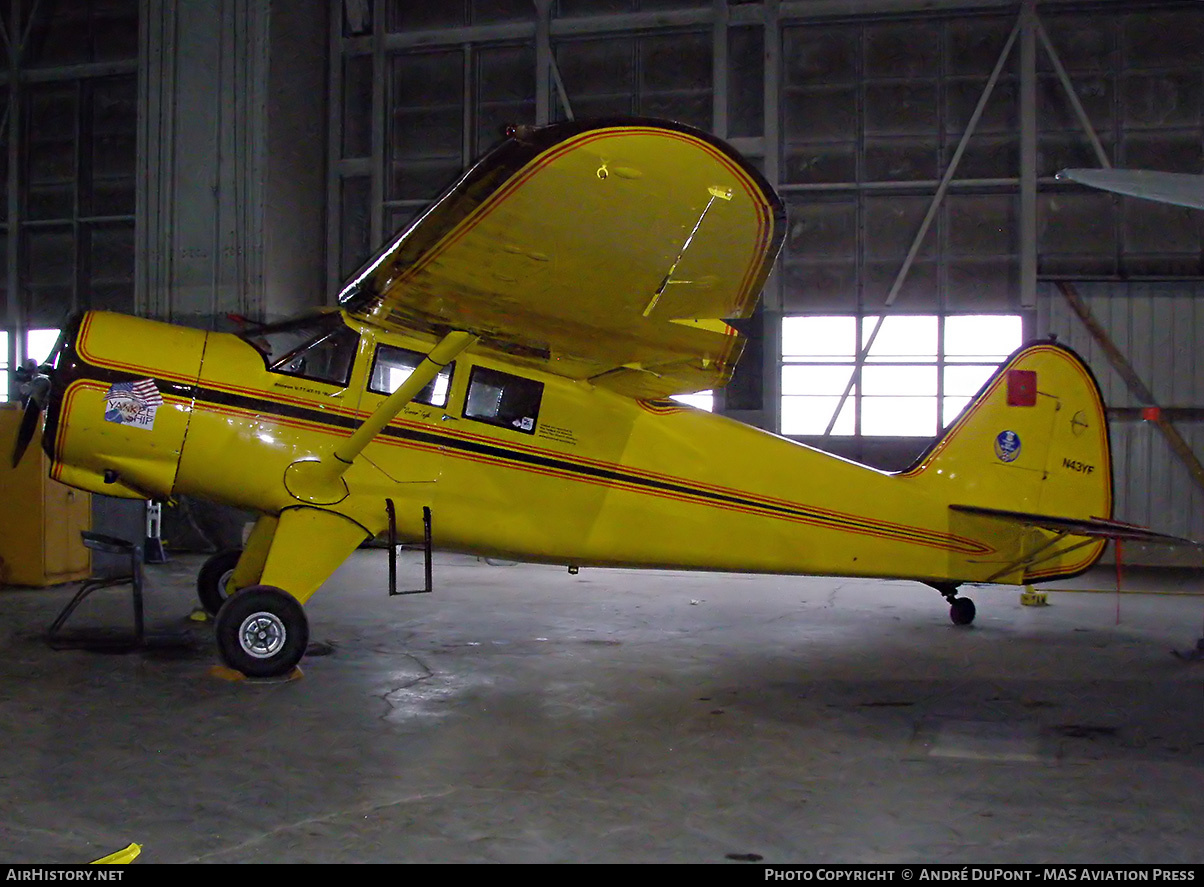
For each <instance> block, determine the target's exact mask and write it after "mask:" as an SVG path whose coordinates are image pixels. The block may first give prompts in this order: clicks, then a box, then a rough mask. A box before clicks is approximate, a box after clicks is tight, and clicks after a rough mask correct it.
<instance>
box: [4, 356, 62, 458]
mask: <svg viewBox="0 0 1204 887" xmlns="http://www.w3.org/2000/svg"><path fill="white" fill-rule="evenodd" d="M62 347H63V336H62V334H61V333H60V334H59V338H58V341H57V342H55V343H54V348H53V349H51V352H50V356H49V357H47V358H46V362H45V363H43V364H41V365H40V366H39V365H38V362H37V361H36V360H27V361H25V363H24V364H22V365H21V366H19V367H18V368H17V370H16V372H15V373H14V374H13V375H14V376H15V377H16V379H17V383H18V385H19V386H20V391H21V402H22V404H24V406H25V413H24V414H23V415H22V416H21V426H20V428H18V429H17V440H16V442H15V443H14V444H13V468H16V467H17V465H19V464H20V462H21V457H22V456H24V455H25V450H26V449H27V448H28V447H29V442H30V441H31V440H33V434H34V432H35V431H37V428H38V422H39V421H41V418H42V411H43V410H44V409H46V404H47V403H49V402H50V391H51V388H52V387H53V385H52V374H53V373H54V365H55V363H56V362H57V361H58V355H59V349H61V348H62Z"/></svg>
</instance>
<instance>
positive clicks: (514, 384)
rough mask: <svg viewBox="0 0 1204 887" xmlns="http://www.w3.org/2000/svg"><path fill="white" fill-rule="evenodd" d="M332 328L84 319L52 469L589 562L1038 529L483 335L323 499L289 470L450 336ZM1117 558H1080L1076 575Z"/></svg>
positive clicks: (712, 566) (349, 325)
mask: <svg viewBox="0 0 1204 887" xmlns="http://www.w3.org/2000/svg"><path fill="white" fill-rule="evenodd" d="M322 323H324V324H326V325H327V326H330V328H331V329H333V330H334V335H335V337H336V338H337V340H338V341H339V342H342V343H344V345H343V346H342V347H343V348H344V350H347V349H350V350H349V351H348V353H347V356H346V357H345V360H346V364H347V365H346V366H343V364H342V363H340V360H342V359H343V358H339V357H338V355H337V354H335V351H336V350H337V348H336V345H335V344H330V343H332V342H334V341H335V339H331V338H328V339H326V340H324V341H326V342H327V345H326V346H324V347H325V348H326V349H327V351H329V352H330V353H329V354H326V353H323V354H321V355H319V354H317V352H313V365H310V366H307V365H306V360H305V359H303V358H304V355H303V354H302V355H301V356H300V357H290V355H287V354H286V355H284V357H283V358H281V360H282V361H284V363H280V364H278V365H277V366H276V368H275V369H273V368H272V366H271V363H272V361H273V360H274V359H275V356H276V354H275V352H273V353H272V354H270V355H269V354H265V351H264V350H263V347H257V346H256V345H253V344H251V341H249V340H254V336H253V335H250V336H247V337H245V338H244V337H240V336H236V335H232V334H228V333H216V332H205V331H200V330H191V329H184V328H180V327H174V326H169V325H166V324H161V323H156V322H154V321H148V320H141V319H137V318H132V317H125V316H121V315H115V314H107V313H101V312H93V313H89V314H87V315H85V316H83V318H82V319H81V320H80V322H79V324H78V326H77V327H75V328H73V330H72V331H71V334H72V337H73V338H72V340H71V341H70V342H69V344H68V347H67V349H66V350H65V352H64V354H63V356H62V357H61V358H60V363H59V369H58V371H57V377H56V390H55V394H54V397H53V400H52V404H51V407H50V411H49V413H48V426H47V429H48V430H47V434H46V437H45V446H46V448H47V451H48V452H49V453H50V454H51V456H52V458H53V469H52V471H53V475H54V476H55V477H56V478H57V479H59V480H61V481H63V482H65V483H69V484H73V485H76V486H80V487H83V488H85V489H91V490H94V491H96V492H101V493H109V494H115V495H125V496H132V497H140V498H150V497H167V496H175V495H181V494H183V495H196V496H202V497H205V498H208V499H211V500H214V501H217V502H221V503H226V504H229V505H233V506H237V507H240V508H245V509H250V510H253V511H256V512H259V513H262V514H279V513H280V512H281V511H282V510H284V509H287V508H291V507H298V506H305V507H318V508H323V509H328V510H333V511H336V512H338V513H339V514H342V515H344V516H346V517H347V518H350V519H351V520H353V521H355V522H357V523H358V524H360V525H361V526H362V527H364V528H365V531H366V532H369V533H379V532H382V531H384V530H385V528H386V527H387V512H386V506H385V500H386V499H392V500H393V502H394V503H395V506H396V513H397V521H398V529H399V532H400V534H401V535H402V537H403V538H412V539H416V538H420V537H421V534H422V509H423V507H429V508H430V509H431V513H432V515H433V530H434V542H435V545H436V546H437V547H441V548H445V549H451V550H460V551H466V552H475V553H481V554H490V555H497V556H503V557H509V558H514V559H521V560H528V561H542V562H552V563H566V564H575V565H611V566H632V567H664V568H684V569H703V570H718V571H738V572H770V573H800V574H802V573H807V574H833V575H852V576H878V577H908V578H916V579H921V580H928V581H937V582H939V581H946V580H948V579H949V578H950V577H957V579H958V581H963V580H975V579H986V578H988V577H990V576H992V575H993V574H994V573H996V572H997V571H998V568H999V566H1000V565H1001V564H1004V563H1007V562H1008V561H1009V560H1012V559H1014V558H1015V557H1016V556H1017V552H1018V550H1019V546H1021V545H1022V544H1023V540H1022V539H1021V538H1020V537H1015V538H1013V537H1009V536H1001V535H1000V534H999V532H998V530H997V528H993V527H992V524H991V522H989V521H983V520H981V519H976V518H973V517H958V516H957V515H954V514H951V512H950V510H949V504H950V502H951V501H952V500H956V499H958V498H959V497H960V498H961V499H963V500H964V499H965V498H966V497H967V496H969V497H970V498H971V499H973V498H974V490H973V486H974V484H975V480H974V478H973V477H961V478H953V477H948V476H938V475H942V472H941V470H940V469H939V468H935V467H933V466H934V465H935V463H932V462H928V463H924V462H922V463H921V464H920V465H919V466H918V467H917V468H916V469H914V470H913V471H910V472H906V473H903V474H887V473H883V472H879V471H876V470H873V469H870V468H866V467H864V466H861V465H857V464H855V463H852V462H847V461H845V460H842V459H839V458H836V457H833V456H830V455H828V454H825V453H821V452H819V451H816V450H814V449H810V448H808V447H805V446H802V445H800V444H797V443H795V442H792V441H789V440H786V439H784V438H781V437H778V436H775V435H772V434H769V433H766V432H764V431H760V430H758V429H755V428H752V427H749V426H746V425H743V424H740V423H737V422H734V421H731V420H728V419H725V418H723V417H720V416H715V415H711V414H709V413H706V412H703V411H699V410H695V409H692V408H689V407H686V406H683V405H681V404H678V403H676V402H674V401H669V400H664V401H638V400H634V399H631V398H627V397H623V396H621V395H618V394H615V393H613V392H610V391H607V390H606V389H605V388H602V387H598V386H593V385H590V384H588V383H585V382H574V381H571V380H568V379H565V378H563V377H560V376H557V375H554V374H550V373H546V372H541V371H539V370H538V369H536V368H533V367H528V366H523V365H521V364H520V363H517V362H509V361H507V360H506V359H504V356H501V355H497V354H495V353H477V352H476V351H469V352H466V353H465V354H463V355H461V356H460V358H459V359H457V360H456V361H455V363H454V364H453V365H452V366H451V367H450V368H449V371H450V378H447V377H446V376H445V377H444V378H443V380H442V382H441V383H440V384H439V385H438V386H436V387H438V389H439V390H438V391H435V390H434V389H432V391H430V392H428V393H427V396H426V397H425V398H424V399H425V400H427V401H431V402H419V400H415V401H413V402H411V403H410V404H409V405H407V406H406V407H405V408H404V409H403V410H402V412H401V413H400V414H399V415H398V416H397V417H396V418H395V419H394V420H393V421H392V422H391V423H390V424H389V425H388V426H387V428H386V429H385V431H384V432H383V433H382V434H380V435H379V436H378V437H377V438H376V439H375V440H374V441H373V442H372V443H371V444H369V445H368V447H367V449H365V450H364V451H363V453H362V454H361V455H360V456H359V458H357V459H356V460H355V461H354V463H353V464H352V465H351V467H350V468H349V469H348V470H347V472H346V474H345V475H344V480H345V490H346V493H345V495H343V496H342V497H341V498H339V499H338V501H325V502H319V503H315V502H312V501H305V496H304V495H298V493H299V491H298V490H297V489H295V488H293V489H290V482H289V480H288V478H289V472H290V466H292V465H294V464H295V463H298V462H305V461H316V460H319V459H321V458H323V457H324V456H326V455H327V454H328V453H329V452H330V451H331V450H332V449H333V448H334V446H335V445H337V444H338V442H339V441H340V440H342V439H344V438H346V437H347V436H348V435H350V433H351V431H352V430H353V429H354V428H355V427H356V426H357V425H358V424H359V423H360V422H362V421H363V419H364V418H365V417H366V416H368V415H369V414H371V413H372V411H373V410H375V409H376V408H377V406H379V404H380V403H381V401H383V400H384V398H385V396H386V395H387V393H388V390H387V389H388V384H387V375H388V373H387V372H386V371H387V370H388V367H386V366H384V365H383V364H382V361H384V360H385V357H386V356H395V355H399V354H400V355H405V354H410V353H414V354H419V355H421V354H425V353H426V352H427V351H429V350H430V348H431V346H432V344H433V342H434V341H435V340H434V338H433V337H431V336H424V335H422V334H417V333H415V334H414V335H412V336H407V335H399V334H395V333H392V332H387V331H384V330H381V329H379V328H376V327H374V326H371V325H365V324H360V323H358V322H356V321H355V320H354V319H353V318H349V317H347V316H346V315H344V314H341V313H338V312H334V314H333V317H328V318H327V319H325V320H323V321H322ZM336 344H337V343H336ZM269 345H270V347H275V345H272V344H270V343H269ZM264 347H269V346H264ZM382 349H384V350H382ZM387 349H392V350H387ZM332 355H333V356H332ZM390 359H393V358H392V357H390ZM319 364H320V366H319ZM339 373H344V375H339ZM146 380H149V381H151V382H152V383H153V388H154V392H155V393H153V394H149V395H148V391H149V389H148V388H147V386H146V384H145V381H146ZM131 383H132V384H134V385H135V386H136V385H137V384H138V383H141V384H142V395H141V396H142V397H143V401H142V402H137V400H136V399H137V397H138V396H139V395H138V391H137V390H134V391H133V392H132V393H129V394H128V396H129V397H133V398H135V403H134V405H133V407H132V408H127V409H126V413H128V414H129V415H128V416H126V415H122V414H121V411H120V409H116V408H120V407H122V405H123V403H122V402H121V397H122V396H125V395H126V394H127V388H125V387H121V388H120V389H119V390H115V386H128V385H130V384H131ZM393 387H396V386H395V385H394V386H393ZM156 398H158V399H161V403H160V404H156V403H155V402H154V401H155V400H156ZM139 410H141V412H140V413H139ZM992 433H993V432H992ZM967 485H968V486H969V489H967ZM954 490H956V492H954ZM1108 507H1109V508H1110V501H1109V503H1108ZM1097 556H1098V549H1094V550H1092V551H1090V552H1082V553H1080V555H1079V556H1078V558H1079V559H1078V560H1077V561H1074V563H1062V564H1060V565H1059V571H1060V572H1069V571H1070V567H1074V568H1075V569H1080V568H1082V566H1083V564H1084V563H1086V561H1087V559H1088V558H1089V559H1090V560H1094V559H1095V557H1097ZM998 581H1020V580H1019V578H1018V577H1015V576H1014V577H1013V578H1011V579H1008V578H1006V577H1000V578H999V580H998Z"/></svg>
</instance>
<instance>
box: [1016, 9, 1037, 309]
mask: <svg viewBox="0 0 1204 887" xmlns="http://www.w3.org/2000/svg"><path fill="white" fill-rule="evenodd" d="M1019 246H1020V305H1021V307H1022V308H1032V307H1033V306H1035V305H1036V304H1037V13H1036V3H1035V0H1024V3H1023V5H1022V6H1021V7H1020V243H1019Z"/></svg>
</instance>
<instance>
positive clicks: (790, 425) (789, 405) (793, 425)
mask: <svg viewBox="0 0 1204 887" xmlns="http://www.w3.org/2000/svg"><path fill="white" fill-rule="evenodd" d="M838 403H840V398H839V397H805V396H798V395H788V396H786V397H783V398H782V434H798V435H804V434H810V435H819V434H823V433H824V432H825V431H827V430H828V423H829V422H830V421H832V414H833V413H834V412H835V411H836V405H837V404H838ZM854 403H855V401H854V399H853V398H852V397H850V398H849V399H848V400H846V401H845V404H844V409H842V410H841V411H840V418H839V419H838V420H837V421H836V425H835V426H834V427H833V428H832V433H833V434H841V435H851V434H852V433H853V411H854Z"/></svg>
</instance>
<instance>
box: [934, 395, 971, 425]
mask: <svg viewBox="0 0 1204 887" xmlns="http://www.w3.org/2000/svg"><path fill="white" fill-rule="evenodd" d="M970 400H971V398H969V397H946V398H945V407H944V409H943V410H941V424H943V425H944V426H946V427H948V426H949V425H952V424H953V420H954V419H956V418H957V417H958V416H960V415H961V412H962V410H964V409H965V408H966V406H967V405H968V404H969V403H970Z"/></svg>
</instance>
